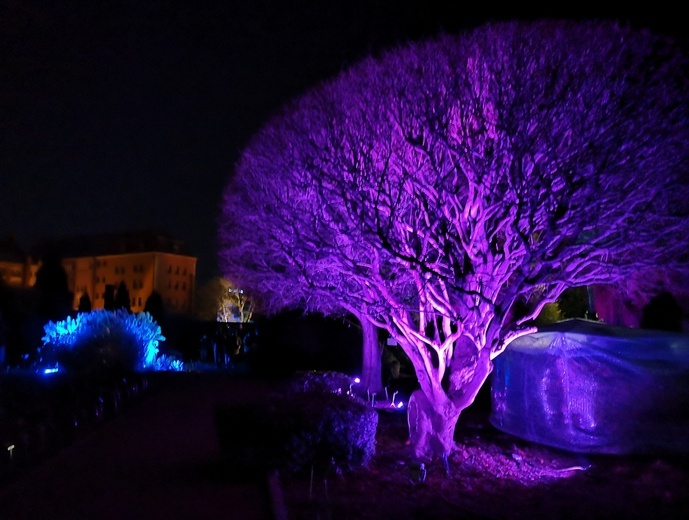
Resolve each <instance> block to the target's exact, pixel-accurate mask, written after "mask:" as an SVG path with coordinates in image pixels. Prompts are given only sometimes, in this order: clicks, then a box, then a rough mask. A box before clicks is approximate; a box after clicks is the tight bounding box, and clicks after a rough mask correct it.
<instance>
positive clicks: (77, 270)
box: [0, 232, 197, 314]
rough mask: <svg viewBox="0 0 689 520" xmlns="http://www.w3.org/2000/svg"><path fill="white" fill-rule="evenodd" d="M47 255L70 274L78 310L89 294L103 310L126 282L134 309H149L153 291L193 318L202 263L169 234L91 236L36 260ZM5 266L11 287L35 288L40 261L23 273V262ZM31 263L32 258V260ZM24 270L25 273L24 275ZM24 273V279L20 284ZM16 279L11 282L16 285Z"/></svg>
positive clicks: (49, 248)
mask: <svg viewBox="0 0 689 520" xmlns="http://www.w3.org/2000/svg"><path fill="white" fill-rule="evenodd" d="M46 252H51V253H54V254H56V255H57V256H58V257H59V258H60V259H61V261H62V265H63V267H64V269H65V272H66V273H67V284H68V287H69V290H70V291H71V292H72V293H73V295H74V301H73V307H74V309H75V310H76V309H77V308H78V306H79V300H80V299H81V297H82V296H83V295H84V294H88V297H89V299H90V300H91V307H92V308H93V309H102V308H103V306H104V303H105V299H104V296H105V293H106V290H107V288H108V286H112V288H114V289H115V290H116V289H117V288H118V287H119V285H120V283H121V282H124V284H125V286H126V288H127V291H128V292H129V297H130V304H131V310H132V311H133V312H141V311H143V310H144V307H145V305H146V300H147V299H148V297H149V296H150V295H151V293H152V292H153V291H156V292H157V293H158V294H160V296H161V297H162V299H163V302H164V304H165V309H166V311H168V312H171V313H180V314H191V313H192V311H193V307H194V297H195V289H196V261H197V259H196V258H195V257H193V256H191V255H190V254H189V251H188V250H187V247H186V245H185V244H184V243H183V242H182V241H180V240H176V239H173V238H171V237H169V236H167V235H165V234H163V233H157V232H134V233H117V234H101V235H87V236H77V237H70V238H62V239H59V240H51V241H47V242H44V243H42V244H40V245H39V246H38V247H37V252H36V253H35V254H34V255H33V256H34V257H35V258H41V256H42V255H43V254H45V253H46ZM5 256H7V257H8V258H14V260H15V261H13V262H2V258H3V256H0V269H2V270H3V273H7V274H6V275H3V278H4V279H6V280H7V281H6V283H7V284H8V285H15V286H22V287H31V286H33V284H34V282H35V279H36V272H37V270H38V268H39V267H40V265H41V264H40V261H39V262H32V261H30V260H28V261H27V262H26V265H25V266H23V267H22V268H21V269H20V265H22V264H21V262H20V258H19V256H17V255H15V256H14V257H10V255H9V254H6V255H5ZM29 258H30V257H29ZM22 269H23V270H22ZM20 272H21V273H22V275H21V276H23V279H22V281H21V282H20V281H19V276H20ZM10 279H11V281H10Z"/></svg>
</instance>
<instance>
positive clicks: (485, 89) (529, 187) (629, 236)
mask: <svg viewBox="0 0 689 520" xmlns="http://www.w3.org/2000/svg"><path fill="white" fill-rule="evenodd" d="M686 64H687V62H686V57H685V56H684V55H683V54H682V53H681V52H680V51H679V50H678V49H677V48H676V47H675V46H674V45H673V43H672V42H671V41H668V40H665V39H662V38H660V37H657V36H655V35H653V34H651V33H650V32H647V31H634V30H632V29H631V28H628V27H625V26H622V25H619V24H614V23H611V22H569V21H555V20H544V21H536V22H530V23H525V22H504V23H496V24H487V25H485V26H482V27H480V28H477V29H474V30H473V31H468V32H466V33H463V34H459V35H442V36H440V37H438V38H435V39H432V40H428V41H424V42H421V43H415V44H409V45H406V46H404V47H401V48H398V49H394V50H391V51H389V52H387V53H384V54H382V55H381V56H378V57H371V58H369V59H366V60H364V61H363V62H361V63H359V64H357V65H356V66H354V67H353V68H351V69H349V70H347V71H345V72H343V73H342V74H340V75H339V76H337V77H336V78H333V79H331V80H329V81H327V82H324V83H323V84H321V85H318V86H316V87H315V88H314V89H312V90H311V91H309V92H308V93H306V94H305V95H304V96H302V97H300V98H299V99H297V100H295V101H293V102H292V103H290V104H289V105H287V106H285V107H284V109H283V110H282V111H281V112H280V113H279V114H277V115H276V116H275V117H274V118H273V119H272V120H271V121H269V122H268V123H267V124H266V125H265V126H264V127H263V128H262V129H261V131H260V132H258V133H257V135H256V136H255V138H254V139H253V140H252V141H251V142H250V143H249V145H248V146H247V147H246V148H245V150H244V151H243V153H242V156H241V158H240V160H239V162H238V164H237V166H236V170H235V174H234V176H233V178H232V179H231V180H230V182H229V183H228V186H227V188H226V191H225V194H224V200H223V206H222V216H221V219H220V242H221V251H220V259H221V265H222V267H223V269H225V270H226V271H227V272H228V273H230V272H231V273H232V276H233V277H234V278H233V279H235V280H237V283H238V284H239V285H240V286H246V287H250V288H251V289H252V290H254V291H256V292H257V293H258V294H260V295H261V297H262V298H265V299H269V298H271V297H273V298H274V297H275V296H276V295H275V287H280V288H281V290H284V288H285V287H291V288H293V291H294V294H296V295H298V296H299V297H300V298H302V299H303V300H304V301H305V302H307V304H313V305H316V306H318V305H321V306H326V304H328V305H331V307H337V306H340V307H342V308H345V309H348V310H351V311H352V312H356V313H357V315H359V316H362V317H363V318H364V319H366V320H368V321H370V322H371V323H373V324H375V325H376V326H379V327H382V328H384V329H386V330H387V331H388V332H389V333H390V335H391V336H392V337H394V338H395V339H396V340H397V341H398V342H399V344H400V345H401V346H402V348H403V349H404V351H405V352H406V353H407V355H408V356H409V357H410V360H411V361H412V363H413V365H414V367H415V370H416V374H417V376H418V379H419V383H420V386H421V389H422V393H420V394H419V395H418V396H417V399H416V400H415V401H414V403H411V404H413V406H412V408H410V412H409V413H410V420H412V416H413V421H415V424H416V426H414V427H413V428H412V430H413V431H418V432H419V434H418V436H417V437H415V438H414V437H413V438H412V441H413V442H414V443H415V447H416V448H417V453H418V454H419V455H422V454H429V453H435V454H447V452H448V451H449V449H451V446H452V432H453V431H454V425H455V424H456V420H457V418H458V416H459V413H460V412H461V410H462V409H463V408H465V407H466V406H468V405H469V404H471V402H472V401H473V399H474V397H475V395H476V393H477V392H478V389H479V388H480V386H481V385H482V384H483V382H484V381H485V379H486V378H487V377H488V374H489V373H490V370H491V368H492V364H491V360H492V359H493V358H494V357H495V356H497V355H498V354H499V353H500V352H502V351H503V350H504V348H505V347H506V346H507V344H508V343H509V341H511V340H512V339H514V338H515V337H517V336H518V335H520V334H524V333H526V332H529V331H530V330H531V329H528V328H524V327H523V324H524V323H526V322H527V321H528V320H530V319H533V318H534V317H536V316H537V315H538V313H539V312H540V310H541V309H542V307H543V306H544V305H545V304H546V303H548V302H552V301H554V300H555V299H556V298H557V297H558V296H559V295H560V294H561V293H562V292H563V291H564V290H565V289H567V288H570V287H577V286H583V285H587V284H592V283H610V282H615V281H617V280H619V279H621V278H624V277H625V276H630V275H632V274H633V273H635V272H639V271H641V270H643V269H645V268H647V267H650V266H655V267H657V266H676V265H678V264H682V263H686V262H687V252H688V251H689V248H688V247H687V237H688V236H689V233H687V217H688V211H689V209H688V208H687V207H686V203H685V202H684V201H685V200H687V199H686V197H687V194H688V190H687V188H688V186H689V180H688V175H687V171H686V165H687V164H689V162H688V161H687V159H688V158H689V157H688V154H689V146H688V144H689V117H687V116H689V113H688V110H689V103H688V102H687V101H688V100H687V93H688V92H689V89H688V88H687V87H688V85H687V76H686V72H687V69H686ZM278 299H279V296H278ZM517 309H519V310H518V312H517V311H516V310H517ZM411 404H410V406H411ZM419 425H423V426H419ZM414 428H417V430H414Z"/></svg>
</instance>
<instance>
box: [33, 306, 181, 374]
mask: <svg viewBox="0 0 689 520" xmlns="http://www.w3.org/2000/svg"><path fill="white" fill-rule="evenodd" d="M44 331H45V336H43V338H42V341H43V348H42V350H41V360H42V363H43V364H44V365H45V366H46V367H51V366H57V367H59V368H60V369H64V370H67V371H69V372H74V373H79V374H93V373H100V372H144V371H154V370H172V371H177V370H182V368H183V367H182V363H181V361H179V360H175V359H173V358H171V357H169V356H166V355H162V354H159V349H158V345H159V344H160V342H162V341H165V337H164V336H163V335H162V334H161V330H160V326H159V325H158V324H157V323H156V321H155V320H154V319H153V318H152V317H151V315H150V314H148V313H147V312H141V313H138V314H134V313H130V312H128V311H125V310H116V311H106V310H103V309H101V310H96V311H91V312H83V313H79V314H78V315H77V317H76V318H71V317H68V318H67V319H66V320H63V321H58V322H52V321H51V322H48V323H47V324H46V325H45V327H44Z"/></svg>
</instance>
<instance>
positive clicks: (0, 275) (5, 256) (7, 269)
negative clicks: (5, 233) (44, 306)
mask: <svg viewBox="0 0 689 520" xmlns="http://www.w3.org/2000/svg"><path fill="white" fill-rule="evenodd" d="M32 263H33V262H32V261H31V257H30V256H29V254H28V253H27V252H26V251H25V250H24V249H23V248H22V247H21V246H20V245H19V243H18V242H17V241H16V240H15V239H14V238H12V237H6V238H0V283H3V284H5V285H8V286H10V287H31V286H32V285H33V283H34V282H35V274H36V271H35V269H34V270H32V268H31V267H32ZM32 276H33V277H32Z"/></svg>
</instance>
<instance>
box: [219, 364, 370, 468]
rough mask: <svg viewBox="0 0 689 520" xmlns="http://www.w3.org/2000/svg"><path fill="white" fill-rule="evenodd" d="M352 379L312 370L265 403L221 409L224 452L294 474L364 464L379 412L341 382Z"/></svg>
mask: <svg viewBox="0 0 689 520" xmlns="http://www.w3.org/2000/svg"><path fill="white" fill-rule="evenodd" d="M349 380H350V378H349V377H348V376H345V375H344V374H338V373H334V372H323V373H316V372H308V373H306V374H301V375H299V376H297V377H296V378H295V379H294V380H293V381H291V382H290V384H289V385H288V389H287V392H285V393H284V394H279V395H274V396H273V397H272V398H271V399H270V400H269V401H268V402H266V403H262V404H254V405H251V406H235V407H230V408H222V409H218V410H217V411H216V426H217V430H218V435H219V440H220V445H221V446H222V448H223V452H224V453H225V454H226V455H227V456H228V459H229V460H230V461H231V462H232V463H234V464H238V465H242V466H248V467H253V468H261V469H265V468H266V467H272V468H275V467H279V468H282V469H286V470H288V471H290V472H293V473H299V472H306V471H310V470H311V468H315V469H316V470H317V471H325V470H327V469H333V470H338V471H339V470H351V469H354V468H356V467H361V466H365V465H366V464H367V463H368V462H369V461H370V460H371V458H372V457H373V455H374V454H375V438H376V429H377V427H378V412H377V411H376V410H375V409H374V408H372V407H371V406H368V405H367V404H366V403H365V402H364V401H362V400H361V399H358V398H354V397H350V396H348V395H346V391H347V389H348V387H343V385H342V384H341V383H342V382H344V383H345V384H348V382H349ZM305 382H306V383H307V384H306V385H305V384H304V383H305ZM304 388H306V390H305V391H304V390H303V389H304ZM300 389H302V390H300ZM338 389H342V391H341V393H339V392H338V391H337V390H338Z"/></svg>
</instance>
